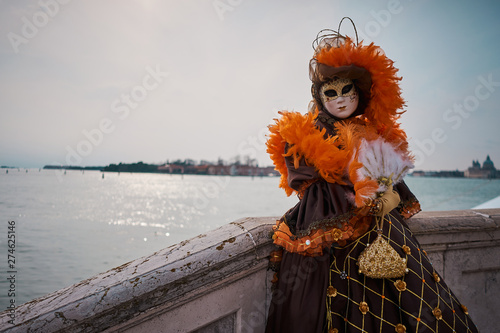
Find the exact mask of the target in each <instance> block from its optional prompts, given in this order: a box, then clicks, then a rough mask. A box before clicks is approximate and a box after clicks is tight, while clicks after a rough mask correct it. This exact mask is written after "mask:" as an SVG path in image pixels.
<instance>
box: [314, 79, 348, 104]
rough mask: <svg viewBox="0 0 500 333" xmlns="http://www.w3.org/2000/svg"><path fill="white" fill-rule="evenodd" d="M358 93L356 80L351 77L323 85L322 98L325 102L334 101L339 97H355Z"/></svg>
mask: <svg viewBox="0 0 500 333" xmlns="http://www.w3.org/2000/svg"><path fill="white" fill-rule="evenodd" d="M356 95H357V92H356V88H355V87H354V82H352V80H351V79H340V78H339V79H335V80H332V81H330V82H327V83H325V84H323V86H321V100H322V101H323V103H326V102H329V101H333V100H335V99H337V98H339V97H341V96H342V97H354V96H356Z"/></svg>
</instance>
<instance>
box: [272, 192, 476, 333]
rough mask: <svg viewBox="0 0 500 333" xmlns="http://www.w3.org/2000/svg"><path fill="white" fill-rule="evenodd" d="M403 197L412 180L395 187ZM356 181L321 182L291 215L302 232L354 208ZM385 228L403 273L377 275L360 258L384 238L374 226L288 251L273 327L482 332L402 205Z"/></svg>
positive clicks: (275, 300) (275, 329) (277, 290)
mask: <svg viewBox="0 0 500 333" xmlns="http://www.w3.org/2000/svg"><path fill="white" fill-rule="evenodd" d="M395 188H396V190H398V192H399V193H400V196H401V198H402V201H405V200H409V199H411V198H412V194H411V192H410V191H409V190H408V188H407V187H406V185H404V184H401V185H399V186H397V187H395ZM350 191H351V190H350V189H349V187H348V186H340V185H337V184H328V183H326V182H319V183H315V184H313V185H311V187H310V188H308V190H306V192H305V193H304V197H303V198H302V200H301V201H300V202H299V203H298V204H297V205H296V206H295V207H294V208H292V209H291V210H290V211H289V212H287V214H285V216H284V219H285V220H286V221H287V223H289V224H290V228H291V229H292V230H295V232H297V233H301V232H306V231H307V229H308V228H310V227H311V225H313V224H314V223H316V222H317V221H328V219H329V218H330V219H333V220H334V219H335V217H338V216H340V215H341V214H344V213H346V212H348V211H349V209H352V206H350V204H349V200H348V199H347V198H348V196H349V195H350ZM382 235H383V237H384V239H385V240H387V241H388V242H389V244H390V245H391V246H392V247H393V248H394V249H395V250H396V252H397V253H398V254H399V255H400V256H401V257H402V258H405V259H406V261H407V268H408V273H407V274H405V275H404V276H402V277H399V278H381V279H379V278H369V277H366V276H365V275H364V274H362V273H360V272H359V267H358V265H357V260H358V257H359V255H360V254H361V252H362V251H363V250H364V249H365V248H366V247H367V244H369V243H370V242H373V240H374V239H375V238H376V237H377V232H376V230H375V219H373V224H372V228H371V230H369V231H368V232H367V233H365V234H364V235H363V236H361V237H359V238H358V239H357V240H355V241H353V242H351V243H350V244H347V245H346V246H343V247H340V246H335V245H336V244H334V246H332V247H331V248H330V249H325V251H324V254H323V256H319V257H307V256H303V255H301V254H296V253H289V252H286V251H284V253H283V259H282V261H281V264H280V268H279V273H278V277H279V279H278V281H277V283H276V286H275V290H274V292H273V298H272V301H271V305H270V308H269V314H268V322H267V327H266V332H268V333H270V332H287V333H293V332H308V333H309V332H310V333H315V332H318V333H319V332H369V333H372V332H477V329H476V327H475V325H474V324H473V322H472V321H471V319H470V317H469V316H468V314H467V310H466V308H465V307H463V306H462V305H461V303H460V302H459V301H458V300H457V298H456V297H455V296H454V294H453V292H452V291H451V290H450V288H449V287H448V286H447V285H446V284H445V282H444V281H443V279H442V278H441V277H440V276H439V274H438V273H437V272H436V271H435V270H434V268H433V266H432V263H431V262H430V260H429V258H428V257H427V254H426V253H425V251H424V250H423V249H422V248H421V247H420V244H419V243H418V241H417V240H416V238H415V237H414V236H413V235H412V233H411V231H410V229H409V228H408V226H407V224H406V223H405V222H404V219H403V217H402V216H401V215H400V213H399V211H398V209H394V210H393V211H392V212H391V213H390V214H389V215H387V216H386V218H385V222H384V225H383V232H382Z"/></svg>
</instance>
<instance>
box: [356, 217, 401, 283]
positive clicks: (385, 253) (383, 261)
mask: <svg viewBox="0 0 500 333" xmlns="http://www.w3.org/2000/svg"><path fill="white" fill-rule="evenodd" d="M384 218H385V217H383V216H382V217H378V216H377V217H375V221H376V226H377V233H378V235H377V238H375V240H374V241H373V242H372V243H371V244H367V247H366V248H365V249H364V250H363V252H361V254H360V255H359V257H358V266H359V272H360V273H361V274H364V275H366V276H367V277H370V278H373V279H383V278H398V277H402V276H404V275H405V274H406V273H408V269H407V268H406V259H405V258H401V257H400V256H399V254H398V253H397V252H396V250H394V248H393V247H392V246H391V245H390V244H389V242H387V240H385V239H384V236H383V235H382V226H383V223H384Z"/></svg>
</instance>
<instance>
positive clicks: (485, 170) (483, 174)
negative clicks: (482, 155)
mask: <svg viewBox="0 0 500 333" xmlns="http://www.w3.org/2000/svg"><path fill="white" fill-rule="evenodd" d="M499 171H500V170H497V169H495V165H494V164H493V161H492V160H491V159H490V155H488V156H487V157H486V161H484V162H483V166H482V167H481V163H479V161H478V160H476V161H472V166H471V167H470V168H468V169H467V170H465V177H467V178H499V174H500V172H499Z"/></svg>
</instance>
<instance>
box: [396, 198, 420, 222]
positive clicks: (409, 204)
mask: <svg viewBox="0 0 500 333" xmlns="http://www.w3.org/2000/svg"><path fill="white" fill-rule="evenodd" d="M421 210H422V208H421V207H420V202H418V200H417V199H413V200H409V201H406V202H404V203H403V204H402V205H401V208H400V209H399V213H400V214H401V216H403V217H404V218H405V219H409V218H410V217H412V216H413V215H415V214H417V213H418V212H420V211H421Z"/></svg>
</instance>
